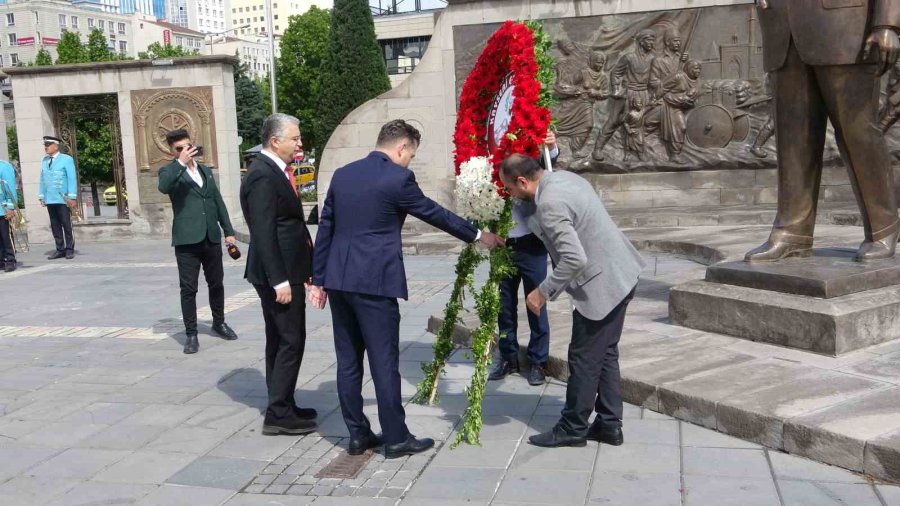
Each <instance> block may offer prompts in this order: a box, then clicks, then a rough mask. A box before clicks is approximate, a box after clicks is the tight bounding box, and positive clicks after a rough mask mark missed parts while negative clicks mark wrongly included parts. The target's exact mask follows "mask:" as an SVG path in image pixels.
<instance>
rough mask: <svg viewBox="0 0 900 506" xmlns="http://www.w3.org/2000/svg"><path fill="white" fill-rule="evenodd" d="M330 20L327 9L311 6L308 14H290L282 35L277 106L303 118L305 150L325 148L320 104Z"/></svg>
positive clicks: (283, 110)
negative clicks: (319, 109)
mask: <svg viewBox="0 0 900 506" xmlns="http://www.w3.org/2000/svg"><path fill="white" fill-rule="evenodd" d="M330 21H331V19H330V14H329V13H328V11H326V10H323V9H320V8H318V7H316V6H312V7H310V9H309V10H308V11H307V12H306V13H305V14H301V15H299V16H291V17H290V21H289V22H288V27H287V29H286V30H285V31H284V35H283V36H282V38H281V46H280V47H281V57H280V58H279V59H278V63H277V66H276V69H277V70H276V72H275V75H276V76H277V83H276V86H277V93H278V109H279V110H280V111H281V112H284V113H287V114H291V115H293V116H296V117H297V118H299V119H300V129H301V131H302V132H303V149H304V150H306V151H312V150H313V149H316V150H317V151H320V150H321V149H317V148H323V147H325V146H324V142H321V143H320V142H319V139H318V137H317V133H318V132H320V131H321V128H322V127H321V121H320V118H319V114H318V112H317V107H318V102H319V84H320V83H319V79H320V74H321V69H322V64H323V62H324V60H325V54H326V52H327V48H328V31H329V24H330ZM270 109H271V108H270Z"/></svg>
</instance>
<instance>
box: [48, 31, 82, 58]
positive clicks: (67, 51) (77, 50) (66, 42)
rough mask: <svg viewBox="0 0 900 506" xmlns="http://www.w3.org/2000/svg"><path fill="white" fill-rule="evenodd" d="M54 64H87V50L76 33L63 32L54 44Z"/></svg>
mask: <svg viewBox="0 0 900 506" xmlns="http://www.w3.org/2000/svg"><path fill="white" fill-rule="evenodd" d="M56 55H57V56H56V63H57V64H65V63H87V62H88V61H90V60H89V59H88V52H87V48H86V47H85V46H84V44H82V43H81V35H79V34H78V33H77V32H69V31H65V32H63V34H62V37H60V38H59V42H57V44H56Z"/></svg>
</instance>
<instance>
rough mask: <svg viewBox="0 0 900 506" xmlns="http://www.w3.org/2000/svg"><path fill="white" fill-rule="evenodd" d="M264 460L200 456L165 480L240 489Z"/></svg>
mask: <svg viewBox="0 0 900 506" xmlns="http://www.w3.org/2000/svg"><path fill="white" fill-rule="evenodd" d="M265 465H266V463H265V462H263V461H259V460H249V459H234V458H225V457H200V458H199V459H197V460H195V461H194V462H192V463H191V464H189V465H188V466H187V467H185V468H184V469H182V470H181V471H179V472H178V473H176V474H175V475H174V476H172V477H171V478H169V479H168V480H167V482H168V483H173V484H176V485H192V486H197V487H211V488H223V489H226V490H241V489H242V488H244V486H245V485H247V483H250V481H252V480H253V478H254V477H255V476H256V475H257V474H259V471H260V470H262V468H263V467H264V466H265Z"/></svg>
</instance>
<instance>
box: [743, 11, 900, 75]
mask: <svg viewBox="0 0 900 506" xmlns="http://www.w3.org/2000/svg"><path fill="white" fill-rule="evenodd" d="M757 4H758V2H757ZM757 10H758V12H759V26H760V28H761V30H762V37H763V53H764V54H763V64H764V66H765V69H766V71H770V72H771V71H773V70H778V69H779V68H781V67H782V65H784V62H785V59H786V58H787V51H788V47H789V45H790V41H791V39H793V41H794V45H795V46H796V47H797V51H798V52H799V53H800V58H801V59H802V60H803V62H804V63H806V64H808V65H851V64H854V63H863V59H862V53H863V47H864V45H865V41H866V37H868V36H869V32H870V31H871V30H872V29H873V28H875V27H882V26H883V27H891V28H895V29H898V28H900V0H769V7H768V8H767V9H762V8H760V7H759V6H757ZM873 53H874V52H873ZM874 56H875V55H874V54H872V55H870V59H871V61H874Z"/></svg>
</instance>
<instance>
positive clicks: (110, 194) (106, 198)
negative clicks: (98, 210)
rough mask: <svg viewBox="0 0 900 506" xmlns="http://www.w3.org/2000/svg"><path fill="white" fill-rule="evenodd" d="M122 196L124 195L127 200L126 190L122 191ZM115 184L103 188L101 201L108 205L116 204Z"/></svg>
mask: <svg viewBox="0 0 900 506" xmlns="http://www.w3.org/2000/svg"><path fill="white" fill-rule="evenodd" d="M122 196H123V197H125V201H126V202H127V201H128V192H124V191H123V192H122ZM116 200H118V199H117V198H116V185H112V186H110V187H109V188H107V189H105V190H103V202H104V203H106V205H108V206H114V205H116Z"/></svg>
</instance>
